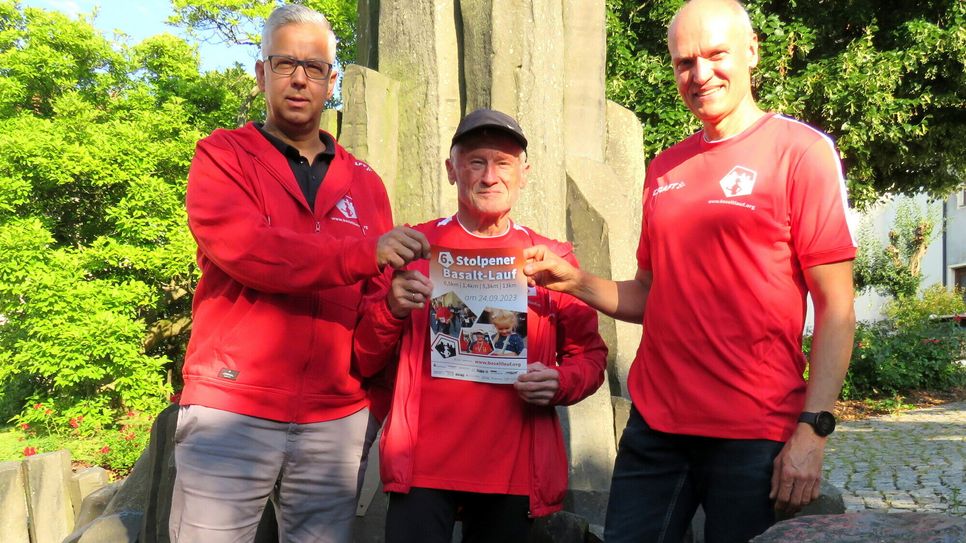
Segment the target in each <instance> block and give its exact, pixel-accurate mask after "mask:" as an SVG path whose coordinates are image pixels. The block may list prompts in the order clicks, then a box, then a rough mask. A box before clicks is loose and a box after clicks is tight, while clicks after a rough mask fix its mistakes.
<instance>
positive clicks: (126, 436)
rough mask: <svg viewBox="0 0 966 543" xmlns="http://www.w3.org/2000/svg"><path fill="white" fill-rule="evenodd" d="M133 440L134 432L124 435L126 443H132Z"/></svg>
mask: <svg viewBox="0 0 966 543" xmlns="http://www.w3.org/2000/svg"><path fill="white" fill-rule="evenodd" d="M132 439H134V432H131V433H130V434H125V435H124V441H131V440H132Z"/></svg>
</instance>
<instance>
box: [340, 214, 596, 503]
mask: <svg viewBox="0 0 966 543" xmlns="http://www.w3.org/2000/svg"><path fill="white" fill-rule="evenodd" d="M438 222H439V221H438V220H437V221H431V222H428V223H425V224H422V225H419V226H416V227H415V228H416V229H417V230H419V231H421V232H423V233H424V234H426V237H427V238H428V239H429V241H430V243H433V240H434V239H435V238H434V230H435V227H436V224H437V223H438ZM525 230H526V231H527V233H528V234H529V236H530V238H531V240H532V241H533V244H534V245H538V244H544V245H547V246H548V248H549V249H550V250H551V251H553V252H554V253H556V254H558V255H560V256H561V257H562V258H564V259H566V260H567V261H568V262H570V263H571V264H573V265H577V260H576V259H575V258H574V255H573V252H572V247H571V245H570V244H569V243H560V242H557V241H555V240H552V239H549V238H545V237H543V236H540V235H539V234H536V233H534V232H533V231H531V230H529V229H525ZM409 269H415V270H419V271H420V272H422V273H423V275H425V276H427V277H429V264H428V261H426V260H418V261H415V262H413V263H411V264H409ZM391 279H392V274H391V272H387V273H384V274H383V275H382V276H380V277H379V278H378V279H377V280H376V283H377V284H379V285H380V288H377V289H374V291H373V294H371V295H367V296H366V301H365V302H364V308H363V312H362V319H361V320H360V321H359V324H358V326H357V328H356V337H355V346H354V349H355V354H356V361H357V363H358V365H359V369H360V372H361V373H362V374H363V375H366V376H368V375H373V374H376V373H379V372H381V371H383V370H384V369H385V368H386V366H387V365H391V364H392V363H393V362H395V361H396V359H397V357H398V366H397V368H396V380H395V387H394V389H393V397H392V404H391V408H390V411H389V415H388V418H387V419H386V422H385V426H384V427H383V432H382V439H381V441H380V443H379V471H380V475H381V476H382V482H383V488H384V490H385V491H386V492H409V489H410V488H411V486H412V476H413V453H414V450H415V440H416V436H417V435H418V429H419V428H418V426H419V406H420V394H421V387H420V382H421V377H422V376H421V373H420V372H421V369H422V367H423V366H424V362H425V361H426V360H427V359H428V358H429V334H428V332H427V330H428V329H429V309H428V307H427V308H424V309H422V310H417V311H413V312H412V313H411V314H410V316H409V317H408V318H406V319H402V320H401V319H397V318H396V317H394V316H393V315H392V313H391V312H390V311H389V307H388V305H387V303H386V293H387V292H388V289H389V285H390V283H391ZM427 305H428V304H427ZM527 339H528V345H527V361H528V362H529V363H532V362H536V361H540V362H544V363H545V364H546V365H548V366H552V367H554V368H555V369H556V370H557V371H558V372H559V374H560V389H559V390H558V391H557V394H556V396H555V397H554V398H553V399H552V400H551V405H550V406H547V407H542V406H537V405H528V410H527V413H528V418H529V421H530V424H531V431H530V435H531V436H532V440H533V441H532V443H531V444H530V447H531V448H530V451H531V454H530V462H531V465H530V477H531V480H530V515H531V516H533V517H539V516H544V515H549V514H551V513H553V512H555V511H559V510H560V509H562V507H563V500H564V497H565V496H566V492H567V471H568V461H567V453H566V448H565V447H564V441H563V431H562V429H561V427H560V421H559V419H558V418H557V412H556V410H555V409H554V406H555V405H571V404H574V403H577V402H579V401H580V400H582V399H584V398H586V397H587V396H590V395H591V394H593V393H594V391H596V390H597V388H598V387H600V385H601V383H603V381H604V368H605V367H606V365H607V346H606V345H605V344H604V341H603V340H602V339H601V337H600V335H599V334H598V332H597V312H596V311H594V310H593V309H591V308H590V307H588V306H587V305H586V304H584V303H583V302H581V301H580V300H578V299H576V298H574V297H572V296H569V295H567V294H562V293H560V292H554V291H550V290H547V289H544V288H542V287H537V292H536V296H531V297H530V301H529V307H528V310H527ZM397 353H398V354H397ZM554 362H555V363H556V365H555V366H553V363H554ZM420 446H421V447H422V446H432V444H430V443H422V444H420Z"/></svg>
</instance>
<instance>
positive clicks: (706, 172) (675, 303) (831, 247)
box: [524, 0, 855, 543]
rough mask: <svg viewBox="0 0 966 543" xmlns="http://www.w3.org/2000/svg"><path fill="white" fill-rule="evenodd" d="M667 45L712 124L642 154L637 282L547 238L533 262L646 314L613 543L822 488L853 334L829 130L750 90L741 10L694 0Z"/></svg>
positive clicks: (543, 272)
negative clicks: (780, 110)
mask: <svg viewBox="0 0 966 543" xmlns="http://www.w3.org/2000/svg"><path fill="white" fill-rule="evenodd" d="M668 50H669V52H670V56H671V64H672V67H673V70H674V75H675V80H676V82H677V88H678V92H679V94H680V95H681V98H682V99H683V100H684V102H685V104H686V105H687V106H688V108H689V109H690V110H691V112H692V113H693V114H694V116H695V117H697V118H698V120H700V121H701V124H702V130H700V131H698V132H697V133H695V134H694V135H692V136H690V137H689V138H687V139H685V140H684V141H682V142H680V143H678V144H677V145H675V146H673V147H671V148H670V149H668V150H666V151H664V152H662V153H661V154H659V155H658V156H657V157H655V158H654V160H653V161H651V163H650V164H648V168H647V176H646V179H645V185H644V214H643V224H642V228H641V236H640V243H639V246H638V251H637V261H638V270H637V275H636V277H634V278H633V279H630V280H625V281H617V282H615V281H610V280H608V279H603V278H600V277H594V276H592V275H590V274H587V273H583V272H580V271H579V270H575V269H573V268H572V267H570V266H569V265H567V264H566V263H565V262H563V261H562V260H561V259H558V258H555V257H554V255H553V253H552V252H549V251H542V250H541V249H539V248H538V249H536V250H533V251H531V253H532V254H530V255H528V256H531V257H532V258H533V259H534V262H532V263H530V264H528V265H527V267H526V268H525V270H524V271H525V272H526V273H527V274H528V275H529V276H531V277H532V279H533V280H535V281H536V282H537V283H539V284H543V285H545V286H547V287H548V288H552V289H555V290H560V291H563V292H569V293H572V294H574V295H575V296H577V297H579V298H580V299H581V300H584V301H585V302H587V303H588V304H590V305H591V306H593V307H596V308H598V309H600V310H601V311H602V312H604V313H606V314H607V315H610V316H612V317H615V318H619V319H622V320H627V321H629V322H638V323H641V322H643V325H644V331H643V336H642V339H641V345H640V348H639V349H638V352H637V357H636V358H635V360H634V363H633V365H632V366H631V370H630V374H629V376H628V383H627V388H628V390H629V392H630V395H631V399H632V400H633V409H632V411H631V414H630V417H629V420H628V423H627V427H626V428H625V429H624V433H623V436H622V437H621V440H620V447H619V450H618V453H617V461H616V463H615V466H614V475H613V482H612V484H611V495H610V500H609V503H608V511H607V526H606V531H605V539H606V540H607V542H608V543H614V542H625V541H626V542H638V541H680V540H681V537H682V535H683V533H684V531H685V529H686V528H687V526H688V524H689V522H690V520H691V517H692V515H693V514H694V511H695V509H696V508H697V506H698V505H699V504H701V505H703V506H704V511H705V514H706V523H705V535H706V538H707V541H708V542H709V543H711V542H714V543H717V542H738V541H741V542H744V541H748V540H749V539H751V538H752V537H754V536H755V535H757V534H759V533H761V532H763V531H765V530H766V529H767V528H768V527H769V526H770V525H771V524H772V523H773V522H774V521H775V510H776V509H779V510H784V511H786V512H792V511H795V510H797V509H798V508H800V507H802V506H803V505H805V504H807V503H809V502H810V501H812V500H814V499H815V498H816V497H818V495H819V485H820V479H821V475H822V458H823V454H824V450H825V445H826V441H827V439H828V435H829V433H831V432H832V430H833V429H834V421H835V419H834V417H833V415H832V414H831V411H832V408H833V406H834V404H835V400H836V398H837V396H838V394H839V390H840V389H841V386H842V381H843V378H844V376H845V372H846V369H847V367H848V363H849V355H850V352H851V349H852V336H853V332H854V329H855V313H854V309H853V291H852V262H851V261H852V259H853V258H854V256H855V239H854V237H853V236H852V234H851V231H850V229H849V226H848V223H847V221H846V216H847V204H846V193H845V183H844V181H845V180H844V178H843V176H842V167H841V164H840V162H839V157H838V152H837V151H836V150H835V147H834V145H833V143H832V141H831V139H830V138H829V137H828V136H826V135H825V134H823V133H821V132H819V131H818V130H816V129H814V128H812V127H810V126H808V125H805V124H804V123H801V122H799V121H796V120H794V119H791V118H788V117H785V116H782V115H779V114H776V113H770V112H765V111H763V110H761V109H760V108H759V107H758V105H757V104H756V103H755V100H754V97H753V95H752V90H751V69H752V68H753V67H754V66H755V65H756V64H757V63H758V40H757V38H756V37H755V34H754V31H753V29H752V26H751V21H750V19H749V17H748V14H747V13H746V12H745V11H744V9H743V8H742V6H741V5H740V4H739V3H738V2H736V1H735V0H691V1H690V2H688V3H686V4H684V6H683V7H682V8H681V9H680V10H679V11H678V13H677V14H676V15H675V16H674V18H673V19H672V22H671V25H670V26H669V28H668ZM525 254H526V253H525ZM806 295H811V298H812V301H813V303H814V308H815V311H814V315H815V328H814V334H813V337H812V344H811V350H810V353H809V359H808V381H807V382H806V380H805V379H803V377H802V375H803V373H804V372H805V369H806V359H805V356H804V355H803V354H802V329H803V327H804V324H805V312H806Z"/></svg>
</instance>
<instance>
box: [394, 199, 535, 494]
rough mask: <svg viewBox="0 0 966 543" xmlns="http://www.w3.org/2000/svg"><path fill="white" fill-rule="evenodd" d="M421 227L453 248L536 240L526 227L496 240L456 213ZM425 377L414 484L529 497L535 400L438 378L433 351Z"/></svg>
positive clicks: (511, 391) (506, 390)
mask: <svg viewBox="0 0 966 543" xmlns="http://www.w3.org/2000/svg"><path fill="white" fill-rule="evenodd" d="M417 228H419V229H420V230H422V231H423V233H424V234H426V236H427V238H428V239H429V240H430V242H431V243H433V244H434V245H443V246H446V247H455V248H460V249H476V248H499V247H530V246H531V245H533V242H532V241H531V239H530V236H529V235H528V234H527V233H526V231H525V230H522V229H518V228H516V227H513V226H511V228H510V230H509V231H508V232H507V233H506V234H505V235H502V236H498V237H490V238H481V237H477V236H474V235H472V234H470V233H468V232H467V231H466V230H464V229H463V227H462V226H460V225H459V223H458V222H457V221H456V220H455V218H454V219H451V220H449V221H441V222H440V221H432V222H430V223H426V224H425V225H421V226H420V227H417ZM426 334H429V331H426ZM487 348H488V349H490V347H489V345H487ZM471 350H472V347H471ZM490 350H492V349H490ZM473 352H476V351H473ZM421 379H422V383H421V385H420V386H421V387H422V393H421V395H420V398H421V399H420V402H421V403H420V407H419V429H418V436H417V438H416V447H415V454H414V466H413V479H412V486H414V487H423V488H440V489H446V490H460V491H465V492H481V493H490V494H515V495H524V496H525V495H528V494H529V492H530V468H529V466H530V446H529V445H530V442H531V439H530V425H529V424H528V423H527V418H526V416H525V415H526V409H527V404H526V403H524V401H523V400H521V399H520V397H519V396H518V395H517V392H516V390H515V389H514V388H513V385H498V384H489V383H475V382H471V381H460V380H456V379H441V378H434V377H432V376H431V375H430V360H429V356H427V357H426V360H425V361H424V362H423V370H422V375H421Z"/></svg>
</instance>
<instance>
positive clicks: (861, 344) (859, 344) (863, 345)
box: [856, 341, 865, 349]
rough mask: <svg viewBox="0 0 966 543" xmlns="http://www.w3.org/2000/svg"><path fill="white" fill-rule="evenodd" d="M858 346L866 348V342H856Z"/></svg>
mask: <svg viewBox="0 0 966 543" xmlns="http://www.w3.org/2000/svg"><path fill="white" fill-rule="evenodd" d="M856 347H858V348H859V349H864V348H865V343H863V342H861V341H860V342H858V343H857V344H856Z"/></svg>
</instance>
